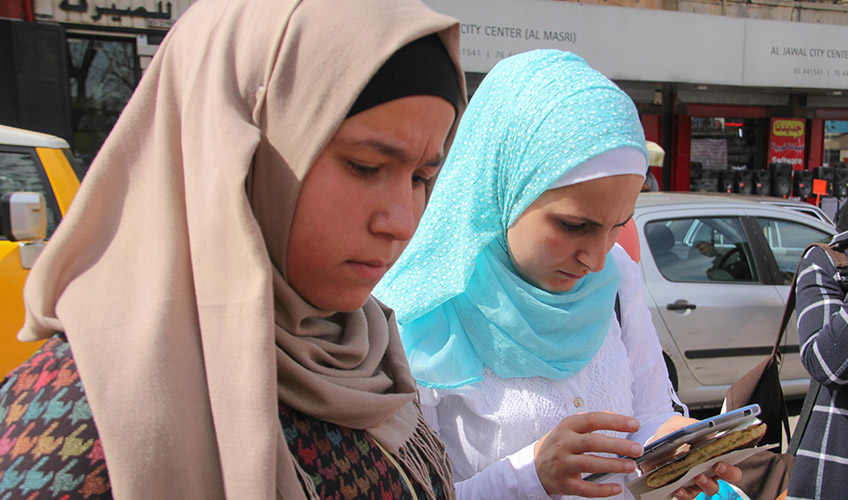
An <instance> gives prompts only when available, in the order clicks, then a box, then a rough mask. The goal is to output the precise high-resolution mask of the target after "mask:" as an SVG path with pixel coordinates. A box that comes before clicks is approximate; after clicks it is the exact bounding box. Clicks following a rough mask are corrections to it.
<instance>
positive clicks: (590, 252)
mask: <svg viewBox="0 0 848 500" xmlns="http://www.w3.org/2000/svg"><path fill="white" fill-rule="evenodd" d="M614 244H615V239H612V240H611V239H610V236H609V235H597V236H593V237H591V238H588V239H587V240H586V242H585V244H584V245H583V246H581V248H580V250H579V251H578V253H577V260H578V261H579V262H580V263H581V264H583V265H584V266H586V267H587V268H588V269H589V272H592V273H596V272H598V271H601V270H602V269H603V268H604V264H605V263H606V261H607V253H609V251H610V249H611V248H612V246H613V245H614Z"/></svg>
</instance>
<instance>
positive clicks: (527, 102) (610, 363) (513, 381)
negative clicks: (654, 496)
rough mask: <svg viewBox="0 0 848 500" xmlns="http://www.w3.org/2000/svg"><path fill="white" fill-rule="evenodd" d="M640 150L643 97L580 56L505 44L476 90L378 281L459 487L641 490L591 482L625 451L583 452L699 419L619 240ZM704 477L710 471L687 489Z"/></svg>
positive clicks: (703, 483)
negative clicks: (400, 249) (416, 217)
mask: <svg viewBox="0 0 848 500" xmlns="http://www.w3.org/2000/svg"><path fill="white" fill-rule="evenodd" d="M646 165H647V152H646V150H645V138H644V135H643V132H642V127H641V125H640V122H639V117H638V114H637V112H636V109H635V106H634V105H633V102H632V101H631V100H630V98H629V97H627V95H626V94H625V93H624V92H622V91H621V90H620V89H618V87H616V86H615V85H614V84H613V83H612V82H610V81H609V80H608V79H606V78H605V77H604V76H603V75H601V74H600V73H598V72H597V71H595V70H593V69H592V68H590V67H589V66H588V65H587V64H586V63H585V61H583V60H582V59H581V58H579V57H578V56H576V55H574V54H570V53H565V52H560V51H555V50H541V51H533V52H528V53H524V54H520V55H517V56H514V57H511V58H508V59H505V60H503V61H501V62H500V63H499V64H498V65H497V66H496V67H495V68H494V69H493V70H492V71H491V72H490V73H489V74H488V75H487V76H486V78H485V79H484V80H483V82H482V84H481V85H480V87H479V88H478V89H477V92H476V93H475V95H474V98H473V99H472V100H471V103H470V105H469V107H468V109H467V111H466V114H465V116H464V117H463V119H462V121H461V122H460V125H459V128H458V130H457V136H456V140H455V142H454V146H453V149H452V150H451V152H450V154H449V156H448V158H447V161H446V163H445V166H444V167H443V169H442V172H441V174H440V178H439V182H438V183H437V185H436V188H435V190H434V191H433V194H432V197H431V199H430V203H429V205H428V208H427V210H426V212H425V214H424V217H423V219H422V221H421V224H420V226H419V229H418V232H417V233H416V234H415V236H414V237H413V239H412V241H411V242H410V245H409V246H408V247H407V249H406V251H405V252H404V253H403V254H402V256H401V257H400V259H399V260H398V262H397V263H396V264H395V265H394V267H392V269H391V270H390V271H389V272H388V273H387V274H386V276H385V277H384V279H383V280H382V281H381V282H380V284H379V285H378V287H377V289H376V290H375V292H374V293H375V295H376V296H377V297H378V298H379V299H381V300H382V301H383V302H385V303H386V304H387V305H389V306H390V307H392V308H393V309H394V310H395V311H396V313H397V319H398V322H399V323H400V325H401V338H402V340H403V343H404V348H405V350H406V353H407V357H408V359H409V363H410V367H411V369H412V373H413V375H414V376H415V377H416V379H417V380H418V383H419V393H420V398H421V404H422V407H423V410H424V415H425V417H426V418H427V419H428V422H429V423H430V424H431V426H433V427H434V428H435V429H437V430H439V432H440V437H441V438H442V440H443V441H444V442H445V444H446V446H447V450H448V454H449V456H450V458H451V462H452V466H453V469H454V478H455V479H456V480H458V481H459V483H457V497H458V498H488V499H491V498H549V495H580V496H584V497H609V496H614V495H618V497H619V498H632V496H631V495H630V493H629V491H626V488H623V487H622V483H623V480H620V481H619V482H618V483H615V482H613V483H609V484H594V483H589V482H586V481H583V480H582V479H581V478H582V476H583V474H584V473H592V472H633V470H634V464H633V462H632V461H631V460H627V459H621V458H611V457H610V456H609V455H607V456H606V457H600V456H596V455H584V453H586V452H598V453H608V454H616V455H621V456H630V457H635V456H638V455H640V454H641V450H642V447H641V444H642V443H645V442H648V441H649V440H650V439H651V437H652V436H653V435H655V434H656V435H658V436H659V435H663V434H665V433H667V432H669V431H670V430H673V429H676V428H678V427H680V426H682V425H685V424H686V423H689V422H691V419H688V418H685V417H682V416H680V415H679V414H677V413H675V412H674V410H673V407H672V402H673V400H674V398H675V396H674V391H673V389H672V388H671V385H670V383H669V382H668V374H667V372H666V369H665V364H664V362H663V359H662V351H661V348H660V345H659V343H658V341H657V338H656V334H655V331H654V329H653V326H652V323H651V317H650V313H649V311H648V309H647V306H646V305H645V302H644V297H643V294H644V291H643V288H642V282H641V278H640V275H639V271H638V268H637V267H636V264H635V263H634V262H633V261H632V260H631V259H630V258H629V257H628V256H627V255H626V253H625V252H624V250H623V249H622V248H621V247H619V246H614V244H615V241H616V239H617V237H618V234H619V232H620V230H621V227H622V226H623V225H624V224H625V223H626V222H627V221H628V220H629V219H630V217H631V216H632V215H633V209H634V205H635V201H636V197H637V195H638V193H639V191H640V189H641V186H642V181H643V180H644V173H645V170H646ZM616 297H618V299H619V300H620V312H621V317H620V320H619V319H616V315H615V313H614V311H615V310H616V306H615V302H616ZM596 431H597V432H596ZM715 472H716V474H717V475H718V476H719V477H721V478H723V479H726V480H728V481H731V482H732V481H734V480H738V479H739V476H740V475H741V472H739V469H738V468H736V467H733V466H730V465H727V464H720V465H719V466H718V467H717V468H716V470H715ZM702 490H703V491H705V492H707V493H710V494H713V493H715V492H716V491H717V490H718V485H717V483H716V481H715V479H714V478H711V477H708V476H707V475H704V474H701V475H700V476H698V480H697V484H695V485H693V486H691V487H687V488H681V489H680V490H679V492H678V493H679V497H680V498H692V497H694V496H695V495H696V494H697V493H698V492H700V491H702Z"/></svg>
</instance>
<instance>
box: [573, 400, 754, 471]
mask: <svg viewBox="0 0 848 500" xmlns="http://www.w3.org/2000/svg"><path fill="white" fill-rule="evenodd" d="M759 414H760V405H757V404H753V405H748V406H744V407H742V408H739V409H737V410H733V411H729V412H727V413H720V414H718V415H716V416H714V417H710V418H707V419H704V420H699V421H698V422H695V423H692V424H689V425H687V426H686V427H683V428H680V429H678V430H676V431H674V432H672V433H671V434H668V435H667V436H664V437H662V438H660V439H658V440H656V441H654V442H653V443H651V444H649V445H647V446H645V449H644V451H643V452H642V456H640V457H637V458H634V459H633V460H634V461H635V462H636V468H637V470H638V469H639V468H640V466H641V465H642V464H644V463H645V462H647V461H655V462H656V467H659V466H661V465H664V464H665V463H666V462H667V461H668V460H670V459H673V458H674V457H675V452H676V451H677V449H678V448H680V447H681V446H683V445H684V444H695V443H699V442H702V441H707V440H709V439H713V438H715V437H718V435H719V434H720V433H722V432H723V431H726V430H730V429H733V428H735V427H742V426H743V425H744V426H747V425H750V424H753V423H754V421H756V419H757V415H759ZM621 458H630V457H621ZM656 467H654V468H656ZM647 472H649V471H643V473H647ZM616 474H622V473H620V472H604V473H596V474H589V475H587V476H584V477H583V480H584V481H589V482H593V483H600V482H603V481H605V480H606V479H608V478H610V477H612V476H614V475H616Z"/></svg>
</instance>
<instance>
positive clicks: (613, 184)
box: [506, 175, 642, 293]
mask: <svg viewBox="0 0 848 500" xmlns="http://www.w3.org/2000/svg"><path fill="white" fill-rule="evenodd" d="M641 188H642V177H641V176H638V175H616V176H612V177H603V178H600V179H594V180H591V181H586V182H581V183H579V184H573V185H571V186H565V187H561V188H558V189H552V190H549V191H545V192H544V193H543V194H542V195H541V196H539V198H537V199H536V201H534V202H533V203H532V204H531V205H530V206H529V207H528V208H527V210H525V211H524V213H522V214H521V215H520V216H519V217H518V219H517V220H516V221H515V224H513V225H512V227H510V228H509V229H508V230H507V232H506V236H507V243H508V245H509V254H510V259H511V260H512V264H513V266H515V269H516V270H517V271H518V272H519V274H521V276H522V277H523V278H524V279H525V280H527V281H528V282H529V283H531V284H533V285H535V286H537V287H539V288H541V289H543V290H547V291H549V292H554V293H556V292H564V291H567V290H571V289H572V288H573V287H574V285H575V284H576V283H577V280H579V279H580V278H582V277H584V276H586V275H587V274H589V273H591V272H597V271H600V270H601V269H603V268H604V263H605V262H606V255H607V253H608V252H609V251H610V249H611V248H612V246H613V245H614V244H615V242H616V240H617V239H618V234H619V233H620V232H621V227H622V226H623V225H624V224H625V223H626V222H627V221H628V220H629V219H630V217H631V216H632V215H633V208H634V206H635V205H636V197H637V196H638V195H639V191H640V190H641Z"/></svg>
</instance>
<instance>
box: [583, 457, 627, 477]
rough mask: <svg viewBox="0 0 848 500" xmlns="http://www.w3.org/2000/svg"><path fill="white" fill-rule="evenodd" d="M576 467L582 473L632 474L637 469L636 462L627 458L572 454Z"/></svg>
mask: <svg viewBox="0 0 848 500" xmlns="http://www.w3.org/2000/svg"><path fill="white" fill-rule="evenodd" d="M567 460H571V461H572V463H573V465H574V469H573V470H579V471H580V472H581V473H588V474H594V473H620V474H630V473H632V472H635V471H636V462H634V461H633V460H628V459H626V458H611V457H599V456H597V455H571V457H570V458H568V459H567Z"/></svg>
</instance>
